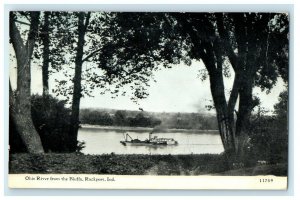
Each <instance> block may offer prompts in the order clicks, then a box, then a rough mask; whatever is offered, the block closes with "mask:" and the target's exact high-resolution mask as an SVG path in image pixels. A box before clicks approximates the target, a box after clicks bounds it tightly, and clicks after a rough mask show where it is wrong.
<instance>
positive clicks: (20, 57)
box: [10, 12, 44, 153]
mask: <svg viewBox="0 0 300 200" xmlns="http://www.w3.org/2000/svg"><path fill="white" fill-rule="evenodd" d="M30 17H31V25H30V30H29V34H28V39H27V42H26V45H24V43H23V40H22V38H21V36H20V32H19V30H18V28H17V26H16V24H15V22H14V14H13V12H10V39H11V42H12V44H13V47H14V50H15V53H16V58H17V90H16V99H15V100H14V99H13V98H12V99H10V100H11V102H10V103H11V112H12V113H11V114H12V117H13V120H14V122H15V125H16V130H17V132H18V133H19V134H20V136H21V139H22V141H23V143H24V145H25V146H26V150H27V151H28V152H29V153H43V152H44V149H43V146H42V142H41V139H40V136H39V134H38V133H37V131H36V129H35V127H34V125H33V122H32V118H31V93H30V91H31V90H30V84H31V74H30V60H31V56H32V52H33V46H34V42H35V37H36V34H37V31H38V23H39V12H31V13H30Z"/></svg>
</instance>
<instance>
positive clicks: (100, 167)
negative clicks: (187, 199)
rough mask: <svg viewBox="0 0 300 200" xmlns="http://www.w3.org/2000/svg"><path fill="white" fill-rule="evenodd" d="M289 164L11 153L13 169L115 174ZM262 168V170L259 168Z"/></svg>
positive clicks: (272, 168) (280, 171)
mask: <svg viewBox="0 0 300 200" xmlns="http://www.w3.org/2000/svg"><path fill="white" fill-rule="evenodd" d="M286 167H287V166H286V165H266V166H257V167H254V168H245V169H238V170H231V171H230V170H229V167H228V166H227V164H226V161H225V158H224V157H223V156H222V155H210V154H205V155H174V156H173V155H114V154H107V155H83V154H75V153H72V154H54V153H49V154H41V155H32V154H11V155H10V159H9V172H10V173H40V174H116V175H205V174H211V175H258V174H259V175H263V174H272V175H279V176H282V175H286ZM258 169H259V170H258Z"/></svg>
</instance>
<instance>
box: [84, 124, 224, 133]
mask: <svg viewBox="0 0 300 200" xmlns="http://www.w3.org/2000/svg"><path fill="white" fill-rule="evenodd" d="M81 128H90V129H93V128H95V129H101V130H114V131H133V132H151V131H153V130H154V129H156V130H155V132H166V133H167V132H171V133H206V134H207V133H209V134H218V133H219V132H218V130H199V129H175V128H171V129H168V128H163V127H161V128H150V127H131V126H102V125H92V124H82V125H81Z"/></svg>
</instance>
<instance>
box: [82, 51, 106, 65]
mask: <svg viewBox="0 0 300 200" xmlns="http://www.w3.org/2000/svg"><path fill="white" fill-rule="evenodd" d="M101 50H102V49H101V48H100V49H96V50H95V51H93V52H92V53H90V54H89V55H87V56H86V57H85V58H83V59H82V62H85V61H87V60H88V59H89V58H91V57H92V56H93V55H95V54H96V53H98V52H99V51H101Z"/></svg>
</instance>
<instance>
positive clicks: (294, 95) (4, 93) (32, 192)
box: [0, 0, 299, 199]
mask: <svg viewBox="0 0 300 200" xmlns="http://www.w3.org/2000/svg"><path fill="white" fill-rule="evenodd" d="M27 2H29V3H44V4H45V3H50V2H51V3H58V4H62V3H66V2H65V1H59V0H52V1H43V2H40V1H38V0H36V1H27ZM130 2H131V3H141V2H140V1H130ZM144 2H145V1H144ZM168 2H170V1H163V0H161V1H156V0H153V1H150V2H149V1H146V3H168ZM191 2H192V3H199V2H197V1H189V0H186V1H184V2H183V3H191ZM4 3H23V4H24V1H21V0H19V1H16V0H14V1H7V0H5V1H4V2H3V4H2V5H3V7H2V9H1V11H2V12H1V22H4V14H6V13H5V9H4ZM72 3H77V4H79V3H80V2H79V1H72ZM84 3H86V4H85V6H84V7H89V6H88V5H87V4H88V3H98V1H89V0H85V1H84ZM107 3H123V2H122V1H109V2H107ZM172 3H178V1H176V2H174V1H172ZM179 3H182V2H179ZM204 3H211V4H216V3H224V2H223V1H214V0H211V1H206V2H204ZM228 3H245V1H243V2H240V1H227V4H228ZM246 3H257V4H264V3H272V4H280V3H281V4H282V3H292V4H294V5H295V12H294V13H299V11H297V9H298V7H297V6H298V5H297V4H296V3H295V1H279V0H273V1H262V0H260V1H257V0H252V1H246ZM22 6H23V7H22ZM22 6H20V5H18V6H17V5H14V6H13V7H19V8H20V9H24V7H25V8H26V7H27V8H28V7H35V8H38V7H39V9H41V8H45V7H43V6H42V5H39V6H37V5H25V4H24V5H22ZM44 6H46V7H47V9H50V8H53V7H57V6H55V5H44ZM91 6H92V7H94V8H95V6H94V5H91ZM105 6H108V7H110V8H114V9H121V10H122V9H125V7H126V6H125V5H121V7H120V5H119V6H118V5H105ZM105 6H104V7H105ZM164 6H167V5H164ZM186 6H187V5H180V6H179V7H180V8H181V9H184V8H185V7H186ZM213 6H216V7H219V8H222V11H229V10H231V9H233V10H231V11H234V9H237V6H236V5H227V6H226V7H224V6H225V5H222V7H220V5H205V6H203V5H202V8H204V7H206V8H208V7H213ZM273 6H274V5H271V6H270V5H256V7H257V11H263V10H262V9H265V10H268V9H270V8H272V7H273ZM63 7H64V8H65V9H68V7H74V8H75V7H76V6H67V7H65V6H63ZM127 7H128V9H132V8H141V7H143V6H141V5H130V6H129V5H127ZM145 7H146V10H147V9H148V8H149V5H146V6H145ZM162 7H163V6H162V5H158V6H157V8H158V9H161V8H162ZM168 7H169V8H171V9H172V8H174V7H176V6H174V5H171V6H170V5H168ZM187 7H188V6H187ZM250 7H251V6H249V5H248V6H246V7H244V8H245V10H247V9H249V8H250ZM77 8H79V9H80V8H82V5H77ZM192 8H195V5H192ZM65 9H64V10H65ZM223 9H224V10H223ZM131 11H133V10H131ZM144 11H145V10H144ZM160 11H161V10H160ZM236 11H244V10H236ZM295 22H298V23H295V32H294V35H299V31H298V27H296V25H297V24H299V20H298V16H295ZM4 25H5V23H1V29H0V30H3V31H2V32H1V35H2V37H1V44H3V45H5V44H4V41H5V40H4V37H3V35H4V33H5V32H6V33H7V31H6V30H7V29H6V28H7V27H6V28H4ZM297 41H298V40H297V38H295V41H294V44H296V43H297ZM3 45H2V47H3ZM298 45H299V44H298ZM298 45H295V52H298V51H297V50H298V49H297V48H299V47H298ZM292 46H293V45H292ZM3 55H4V48H1V57H0V58H1V59H0V60H4V59H3V58H4V57H3ZM297 59H298V58H295V62H294V64H295V66H297V64H299V62H298V60H297ZM4 66H5V65H4ZM7 72H8V70H7V69H6V68H5V67H4V68H1V74H2V75H3V77H2V78H3V79H2V80H4V81H6V80H7V78H6V77H7V76H5V74H7ZM290 72H291V76H290V81H291V83H290V85H289V86H290V91H291V93H290V105H291V107H290V123H291V125H290V131H293V124H294V123H293V121H294V113H297V111H298V108H299V106H297V105H295V107H294V105H293V99H295V102H298V101H297V100H298V99H299V98H298V96H297V93H296V91H295V93H294V86H296V85H298V84H297V81H298V80H299V78H298V79H295V83H294V84H293V81H294V80H293V74H294V73H295V76H297V75H299V72H298V71H297V68H295V69H294V70H293V69H291V71H290ZM297 77H299V76H297ZM6 83H7V82H4V83H3V82H1V87H0V89H1V93H0V96H2V97H8V95H7V90H4V86H7V85H5V84H6ZM6 88H7V87H6ZM1 101H3V103H2V104H0V110H2V111H3V110H5V109H6V110H7V108H6V107H7V104H4V103H5V101H6V102H7V100H5V99H3V98H2V99H1ZM1 114H2V115H1V116H2V117H3V118H4V119H5V118H6V116H7V115H5V113H4V112H1ZM6 121H7V119H5V123H6ZM5 123H3V120H1V122H0V127H1V139H2V141H5V140H4V136H3V133H2V131H3V127H4V125H5ZM297 129H298V128H297V127H295V130H294V131H295V132H297V131H296V130H297ZM297 138H299V137H298V135H297V134H295V136H294V138H290V139H293V140H292V141H291V140H290V141H291V142H293V141H299V140H298V139H297ZM290 146H291V145H290ZM298 146H299V145H296V146H295V152H298V150H299V148H298ZM5 147H6V146H4V153H5ZM1 150H3V149H1ZM290 150H291V149H290ZM290 152H291V151H290ZM295 154H296V153H295ZM293 155H294V154H293V153H290V156H291V157H293ZM296 155H297V154H296ZM5 156H6V160H5V162H2V163H7V155H5ZM1 159H2V160H3V154H2V153H1ZM296 160H297V159H296ZM292 164H294V163H292ZM2 166H3V165H1V169H2ZM289 166H291V163H290V165H289ZM297 166H298V163H297V162H295V169H297ZM2 170H3V169H2ZM2 170H1V171H2ZM289 170H290V171H291V169H289ZM292 171H293V169H292ZM5 172H7V167H6V169H5V170H4V173H1V176H0V179H1V180H4V178H3V174H4V175H5ZM298 174H299V173H298V172H297V171H295V172H294V173H293V174H290V177H289V179H294V177H299V176H298ZM6 178H7V177H6ZM6 180H7V179H6ZM296 180H297V178H295V181H296ZM293 186H294V187H295V188H297V184H296V183H295V185H294V184H293V181H292V182H289V188H291V187H293ZM4 190H5V192H6V194H7V195H8V194H10V195H21V194H23V195H29V194H30V195H41V194H42V195H56V194H58V195H70V194H73V195H89V194H92V195H99V194H100V195H112V193H111V192H109V191H101V192H100V193H99V192H96V191H95V192H89V193H85V192H83V191H78V190H76V191H74V190H73V191H71V192H70V191H69V192H68V191H56V192H55V193H53V190H52V191H49V190H38V191H37V190H18V191H17V192H16V191H15V192H10V191H7V182H6V184H5V185H4ZM120 192H121V193H119V195H120V194H123V195H128V194H131V195H141V194H143V195H157V194H160V195H166V194H168V193H169V192H168V191H157V192H154V193H153V191H152V192H150V193H149V191H142V193H140V192H141V191H139V192H137V193H136V192H135V191H120ZM291 192H293V191H288V192H287V193H276V192H268V191H266V192H262V193H261V192H255V193H249V192H243V191H239V192H232V191H226V192H224V191H217V192H215V191H214V192H207V191H206V192H205V191H204V192H201V191H200V192H192V191H190V192H189V191H186V192H185V191H181V192H179V193H178V192H172V194H173V195H222V196H223V195H293V194H292V193H291ZM296 192H297V191H295V193H294V195H296ZM113 193H114V194H116V193H115V191H114V192H113ZM264 199H265V198H264Z"/></svg>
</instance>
